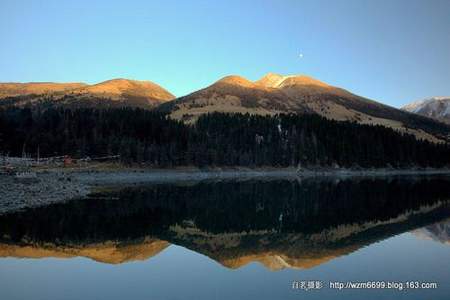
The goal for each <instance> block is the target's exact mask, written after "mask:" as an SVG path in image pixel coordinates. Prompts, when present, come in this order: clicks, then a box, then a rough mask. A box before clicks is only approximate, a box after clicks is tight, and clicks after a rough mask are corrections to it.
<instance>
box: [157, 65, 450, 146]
mask: <svg viewBox="0 0 450 300" xmlns="http://www.w3.org/2000/svg"><path fill="white" fill-rule="evenodd" d="M159 109H160V110H162V111H165V112H169V113H170V115H171V117H172V118H174V119H179V120H183V121H186V122H195V120H197V118H198V117H199V116H200V115H202V114H205V113H208V112H213V111H214V112H238V113H250V114H257V115H274V114H277V113H298V114H304V113H316V114H319V115H321V116H323V117H325V118H327V119H332V120H338V121H354V122H357V123H359V124H370V125H382V126H385V127H390V128H393V129H395V130H397V131H400V132H403V133H410V134H414V135H415V136H416V137H417V138H420V139H426V140H429V141H433V142H436V141H444V140H447V139H448V138H449V137H448V134H449V132H450V127H449V126H446V125H443V124H440V123H439V122H436V121H434V120H431V119H429V118H424V117H421V116H417V115H413V114H410V113H408V112H405V111H401V110H398V109H396V108H393V107H390V106H387V105H384V104H381V103H378V102H376V101H372V100H369V99H366V98H363V97H360V96H357V95H354V94H352V93H350V92H348V91H346V90H344V89H341V88H338V87H333V86H331V85H328V84H326V83H324V82H321V81H319V80H316V79H314V78H311V77H308V76H303V75H294V76H282V75H278V74H273V73H269V74H267V75H265V76H264V77H262V78H261V79H259V80H257V81H255V82H252V81H249V80H247V79H245V78H243V77H240V76H227V77H224V78H222V79H221V80H219V81H217V82H215V83H214V84H212V85H210V86H209V87H207V88H205V89H202V90H200V91H197V92H194V93H192V94H189V95H187V96H184V97H181V98H178V99H176V100H175V101H173V102H169V103H165V104H163V105H161V106H160V107H159Z"/></svg>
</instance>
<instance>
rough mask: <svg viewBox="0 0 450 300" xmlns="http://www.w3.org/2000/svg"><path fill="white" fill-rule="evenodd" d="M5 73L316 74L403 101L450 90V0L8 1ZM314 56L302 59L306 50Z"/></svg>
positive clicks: (87, 76) (2, 2)
mask: <svg viewBox="0 0 450 300" xmlns="http://www.w3.org/2000/svg"><path fill="white" fill-rule="evenodd" d="M0 38H1V39H0V40H1V44H0V81H2V82H11V81H18V82H27V81H57V82H65V81H83V82H87V83H96V82H100V81H103V80H107V79H111V78H117V77H123V78H131V79H140V80H151V81H154V82H156V83H158V84H160V85H162V86H163V87H165V88H167V89H168V90H169V91H171V92H172V93H174V94H175V95H177V96H182V95H184V94H187V93H189V92H192V91H194V90H197V89H200V88H203V87H205V86H207V85H209V84H211V83H212V82H214V81H216V80H218V79H219V78H221V77H223V76H225V75H230V74H239V75H241V76H244V77H246V78H249V79H251V80H256V79H258V78H259V77H261V76H263V75H264V74H265V73H267V72H275V73H281V74H306V75H310V76H312V77H315V78H317V79H320V80H322V81H325V82H327V83H330V84H333V85H336V86H340V87H343V88H346V89H348V90H350V91H352V92H354V93H356V94H359V95H362V96H365V97H369V98H372V99H375V100H378V101H380V102H383V103H386V104H389V105H392V106H396V107H398V106H401V105H403V104H406V103H408V102H411V101H413V100H418V99H421V98H425V97H430V96H440V95H450V1H448V0H428V1H427V0H404V1H403V0H395V1H392V0H354V1H353V0H336V1H332V0H327V1H320V0H312V1H301V0H297V1H295V0H291V1H289V0H285V1H282V0H278V1H276V0H274V1H269V0H259V1H256V0H255V1H246V0H240V1H235V0H228V1H220V2H219V1H171V0H165V1H144V0H142V1H132V0H128V1H111V0H110V1H93V0H91V1H84V0H78V1H53V0H48V1H39V0H35V1H23V0H0ZM300 54H303V58H300Z"/></svg>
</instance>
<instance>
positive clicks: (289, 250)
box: [0, 177, 450, 270]
mask: <svg viewBox="0 0 450 300" xmlns="http://www.w3.org/2000/svg"><path fill="white" fill-rule="evenodd" d="M449 181H450V180H449V179H448V178H445V177H430V178H420V179H418V178H416V179H414V178H409V179H405V178H403V179H402V178H391V179H358V180H355V179H342V180H341V179H339V180H338V179H326V180H323V179H322V180H318V179H307V180H301V181H300V180H248V181H203V182H197V183H190V184H186V183H183V184H181V183H180V184H155V185H146V186H133V187H123V188H114V189H105V190H104V191H102V192H97V193H95V194H93V195H92V196H90V197H89V198H87V199H80V200H74V201H70V202H67V203H62V204H54V205H51V206H47V207H40V208H34V209H28V210H26V211H23V212H16V213H11V214H7V215H3V216H0V256H2V257H7V256H11V257H28V258H41V257H63V258H67V257H74V256H84V257H89V258H92V259H94V260H96V261H100V262H105V263H123V262H127V261H133V260H145V259H148V258H149V257H152V256H154V255H157V254H158V253H160V252H161V251H163V250H164V249H165V248H166V247H168V246H169V245H170V244H176V245H180V246H183V247H185V248H188V249H191V250H193V251H196V252H198V253H202V254H204V255H207V256H208V257H210V258H212V259H214V260H216V261H217V262H219V263H220V264H222V265H224V266H226V267H229V268H239V267H241V266H244V265H246V264H248V263H250V262H255V261H257V262H260V263H262V264H263V265H264V266H266V267H267V268H269V269H271V270H279V269H283V268H311V267H314V266H317V265H320V264H322V263H324V262H327V261H329V260H332V259H333V258H336V257H339V256H342V255H346V254H349V253H351V252H353V251H355V250H357V249H360V248H361V247H363V246H366V245H369V244H372V243H374V242H377V241H380V240H383V239H386V238H388V237H391V236H393V235H397V234H400V233H403V232H406V231H411V230H415V229H418V228H421V227H424V226H427V225H430V224H434V223H436V222H440V221H443V220H446V219H447V218H448V217H449V216H450V205H449V204H450V202H449V200H450V184H449ZM440 226H443V228H446V230H447V237H448V225H440ZM430 228H432V227H430ZM429 231H430V232H433V230H432V229H429ZM416 232H418V234H420V233H419V231H416ZM422 234H423V233H422ZM435 235H437V236H439V237H441V238H442V235H439V234H437V233H435ZM447 242H448V241H447Z"/></svg>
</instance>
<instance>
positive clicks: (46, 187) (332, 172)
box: [0, 168, 450, 214]
mask: <svg viewBox="0 0 450 300" xmlns="http://www.w3.org/2000/svg"><path fill="white" fill-rule="evenodd" d="M431 175H448V176H450V170H448V169H407V170H396V169H373V170H350V169H321V170H318V169H316V170H298V169H295V168H286V169H277V168H266V169H242V168H236V169H208V170H199V169H127V168H123V169H116V170H97V169H91V170H89V169H87V170H86V169H83V170H77V169H53V170H44V171H38V172H36V178H33V179H30V180H23V179H18V178H16V177H14V176H11V175H0V214H5V213H8V212H13V211H17V210H22V209H25V208H30V207H37V206H45V205H49V204H52V203H58V202H64V201H67V200H71V199H76V198H83V197H86V196H87V195H88V194H89V193H90V192H91V191H92V190H93V189H95V188H98V187H101V186H117V185H131V184H144V183H168V182H189V181H201V180H232V179H242V180H245V179H271V178H285V179H288V178H289V179H295V178H309V177H338V178H343V177H384V176H431Z"/></svg>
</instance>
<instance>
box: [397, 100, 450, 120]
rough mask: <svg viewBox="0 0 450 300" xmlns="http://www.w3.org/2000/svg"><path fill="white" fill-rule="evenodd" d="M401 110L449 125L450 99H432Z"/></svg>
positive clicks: (414, 103) (411, 104) (409, 105)
mask: <svg viewBox="0 0 450 300" xmlns="http://www.w3.org/2000/svg"><path fill="white" fill-rule="evenodd" d="M402 109H403V110H405V111H409V112H412V113H416V114H419V115H423V116H426V117H430V118H435V119H438V120H440V121H443V122H446V123H450V97H432V98H428V99H425V100H420V101H416V102H413V103H410V104H408V105H405V106H404V107H402Z"/></svg>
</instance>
